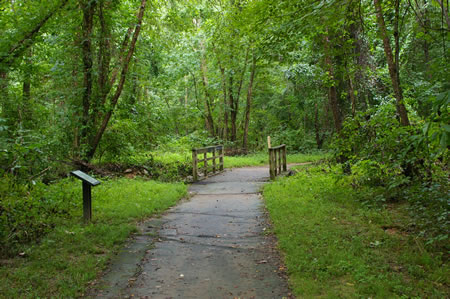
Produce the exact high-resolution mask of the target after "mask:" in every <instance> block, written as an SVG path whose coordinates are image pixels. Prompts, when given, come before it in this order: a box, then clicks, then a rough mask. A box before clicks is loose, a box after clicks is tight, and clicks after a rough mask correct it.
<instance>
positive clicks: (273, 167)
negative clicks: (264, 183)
mask: <svg viewBox="0 0 450 299" xmlns="http://www.w3.org/2000/svg"><path fill="white" fill-rule="evenodd" d="M269 168H270V179H271V180H274V179H275V177H276V176H277V175H278V174H280V173H281V168H283V171H287V163H286V144H282V145H279V146H275V147H269Z"/></svg>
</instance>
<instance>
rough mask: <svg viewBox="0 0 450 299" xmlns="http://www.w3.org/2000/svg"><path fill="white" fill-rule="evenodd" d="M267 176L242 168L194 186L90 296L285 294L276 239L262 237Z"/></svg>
mask: <svg viewBox="0 0 450 299" xmlns="http://www.w3.org/2000/svg"><path fill="white" fill-rule="evenodd" d="M268 173H269V171H268V169H267V167H251V168H239V169H234V170H229V171H226V172H224V173H222V174H219V175H217V176H214V177H210V178H208V179H206V180H203V181H201V182H199V183H196V184H193V185H192V186H191V188H190V192H192V193H193V194H195V195H194V196H193V197H192V198H191V199H190V200H188V201H185V202H183V203H181V204H179V205H177V206H176V207H174V208H172V209H170V210H169V211H168V212H167V213H166V214H165V215H164V216H162V217H161V218H160V219H155V220H153V221H151V222H147V223H144V224H143V226H142V233H141V234H140V235H138V236H137V237H136V240H135V242H133V243H132V244H131V245H130V247H129V248H127V249H126V250H124V252H122V253H121V254H120V255H119V257H118V260H117V261H116V262H115V263H113V264H112V265H111V270H110V272H109V273H107V274H106V275H105V276H104V277H103V279H102V280H101V281H100V283H99V285H100V286H103V287H104V290H103V291H97V292H96V294H95V295H94V296H96V297H100V298H105V297H110V298H117V297H120V298H124V297H130V298H133V297H134V298H283V297H289V296H290V292H289V289H288V287H287V283H286V281H285V279H284V275H283V273H282V268H281V267H280V265H279V256H278V254H277V252H276V249H275V243H274V240H273V237H271V236H267V235H264V230H265V228H266V227H267V223H266V220H267V219H266V217H265V215H264V210H263V203H262V201H261V199H260V195H259V194H258V191H259V189H260V187H261V185H262V184H263V183H264V182H265V181H267V180H268ZM150 244H153V245H150ZM149 246H150V247H149ZM280 269H281V270H280Z"/></svg>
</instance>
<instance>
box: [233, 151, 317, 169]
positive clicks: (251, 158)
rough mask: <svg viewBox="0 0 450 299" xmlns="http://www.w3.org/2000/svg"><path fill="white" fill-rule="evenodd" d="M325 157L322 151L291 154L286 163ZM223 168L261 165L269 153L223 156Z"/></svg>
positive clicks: (265, 163)
mask: <svg viewBox="0 0 450 299" xmlns="http://www.w3.org/2000/svg"><path fill="white" fill-rule="evenodd" d="M324 158H326V155H325V154H323V153H317V154H292V155H289V154H288V155H287V163H305V162H316V161H319V160H322V159H324ZM224 164H225V168H234V167H245V166H262V165H267V164H269V154H268V153H266V152H260V153H255V154H249V155H246V156H234V157H225V159H224Z"/></svg>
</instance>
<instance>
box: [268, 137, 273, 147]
mask: <svg viewBox="0 0 450 299" xmlns="http://www.w3.org/2000/svg"><path fill="white" fill-rule="evenodd" d="M271 147H272V145H271V144H270V136H267V148H271Z"/></svg>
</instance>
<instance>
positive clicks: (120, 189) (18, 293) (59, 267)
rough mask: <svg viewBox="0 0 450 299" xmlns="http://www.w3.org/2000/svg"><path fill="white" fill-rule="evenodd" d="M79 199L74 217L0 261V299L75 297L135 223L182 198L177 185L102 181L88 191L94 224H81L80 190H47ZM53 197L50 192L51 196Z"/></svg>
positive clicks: (69, 186) (70, 186) (73, 184)
mask: <svg viewBox="0 0 450 299" xmlns="http://www.w3.org/2000/svg"><path fill="white" fill-rule="evenodd" d="M51 189H61V190H58V191H59V192H73V191H74V190H75V189H76V190H77V191H76V193H78V194H77V195H78V196H77V198H76V199H72V200H73V201H74V202H76V204H74V208H73V211H72V212H71V214H70V216H68V217H67V219H63V220H60V222H59V223H58V224H57V225H55V227H54V229H53V230H52V231H51V232H50V233H49V234H47V235H46V236H45V237H43V238H42V239H41V241H40V242H39V244H34V245H29V246H26V247H24V248H23V250H24V251H23V252H24V256H23V257H15V258H12V259H6V260H1V261H0V262H1V263H2V264H1V267H0V281H1V283H0V297H2V298H19V297H20V298H23V297H25V298H38V297H59V298H67V297H77V296H80V295H82V294H83V292H84V291H85V289H86V286H87V283H88V282H89V281H91V280H93V279H95V278H96V277H97V275H98V273H99V271H101V270H102V269H104V268H105V266H106V263H107V261H108V260H109V259H110V257H111V256H112V255H113V254H114V253H115V252H117V250H118V249H119V248H120V247H122V246H123V244H124V242H125V240H126V239H127V238H128V237H129V236H130V234H131V233H133V232H135V231H136V222H137V221H139V220H142V219H144V218H146V217H149V216H151V215H154V214H158V213H160V212H162V211H164V210H165V209H167V208H168V207H170V206H172V205H174V204H175V203H176V202H177V201H178V200H179V199H180V198H182V197H183V196H185V195H186V190H187V187H186V186H185V185H184V184H181V183H175V184H168V183H160V182H155V181H144V180H140V179H135V180H129V179H118V180H110V181H105V182H103V183H102V184H101V185H99V186H97V187H95V188H93V190H92V191H93V207H92V209H93V211H92V213H93V221H92V223H91V224H89V225H83V224H82V222H81V216H82V209H81V204H80V202H81V194H80V193H81V192H80V190H81V186H80V183H79V181H73V180H70V181H69V182H67V181H65V182H64V183H61V184H55V185H53V186H51ZM53 191H54V190H53Z"/></svg>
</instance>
